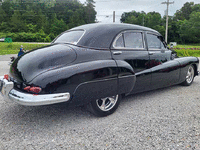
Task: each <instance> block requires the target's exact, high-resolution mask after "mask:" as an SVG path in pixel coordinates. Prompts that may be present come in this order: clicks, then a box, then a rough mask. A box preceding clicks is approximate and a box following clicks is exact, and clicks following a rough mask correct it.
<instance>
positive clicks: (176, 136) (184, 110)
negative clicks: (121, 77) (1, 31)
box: [0, 57, 200, 150]
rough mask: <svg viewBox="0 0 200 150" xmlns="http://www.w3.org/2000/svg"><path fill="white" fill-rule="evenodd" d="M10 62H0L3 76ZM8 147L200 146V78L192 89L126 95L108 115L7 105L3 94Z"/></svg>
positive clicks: (1, 134)
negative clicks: (102, 116)
mask: <svg viewBox="0 0 200 150" xmlns="http://www.w3.org/2000/svg"><path fill="white" fill-rule="evenodd" d="M0 60H1V57H0ZM7 63H8V61H6V60H4V61H0V75H3V74H4V73H6V72H7V71H8V67H9V66H8V65H7ZM199 69H200V68H199ZM4 149H5V150H7V149H8V150H16V149H19V150H21V149H25V150H29V149H30V150H32V149H33V150H34V149H36V150H39V149H48V150H49V149H52V150H57V149H72V150H78V149H80V150H82V149H84V150H85V149H91V150H94V149H100V150H103V149H110V150H113V149H116V150H121V149H130V150H132V149H135V150H144V149H156V150H157V149H162V150H163V149H164V150H165V149H166V150H168V149H169V150H173V149H174V150H175V149H180V150H183V149H198V150H199V149H200V77H196V78H195V80H194V83H193V84H192V86H190V87H184V86H180V85H176V86H172V87H169V88H163V89H159V90H155V91H150V92H145V93H140V94H136V95H131V96H128V97H125V98H124V99H123V101H122V102H121V104H120V106H119V108H118V109H117V111H116V112H115V113H114V114H112V115H110V116H107V117H104V118H98V117H95V116H93V115H92V114H91V113H89V112H88V111H87V110H85V109H84V108H81V107H74V106H70V105H67V104H66V103H62V104H55V105H49V106H39V107H28V106H21V105H18V104H14V103H6V102H4V100H3V98H2V97H1V96H0V150H4Z"/></svg>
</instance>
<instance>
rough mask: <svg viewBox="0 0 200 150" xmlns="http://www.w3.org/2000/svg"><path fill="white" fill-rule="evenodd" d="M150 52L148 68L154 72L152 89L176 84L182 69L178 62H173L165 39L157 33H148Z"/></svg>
mask: <svg viewBox="0 0 200 150" xmlns="http://www.w3.org/2000/svg"><path fill="white" fill-rule="evenodd" d="M146 39H147V46H148V52H149V58H150V61H149V64H148V67H149V68H151V71H152V80H151V89H156V88H161V87H165V86H169V85H172V84H175V83H177V82H178V80H179V75H180V69H179V63H178V62H177V61H176V60H171V55H172V54H171V53H172V52H171V51H170V50H168V49H167V47H166V45H165V42H164V39H163V37H162V36H161V35H159V34H156V33H150V32H147V33H146Z"/></svg>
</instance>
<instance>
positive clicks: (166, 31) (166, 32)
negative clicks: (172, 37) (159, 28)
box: [161, 0, 174, 43]
mask: <svg viewBox="0 0 200 150" xmlns="http://www.w3.org/2000/svg"><path fill="white" fill-rule="evenodd" d="M161 4H167V12H166V30H165V41H166V43H167V34H168V10H169V4H174V2H169V0H167V2H162V3H161Z"/></svg>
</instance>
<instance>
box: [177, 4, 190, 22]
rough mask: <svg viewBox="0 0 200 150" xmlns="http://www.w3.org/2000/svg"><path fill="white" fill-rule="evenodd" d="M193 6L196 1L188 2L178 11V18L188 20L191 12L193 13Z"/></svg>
mask: <svg viewBox="0 0 200 150" xmlns="http://www.w3.org/2000/svg"><path fill="white" fill-rule="evenodd" d="M193 6H194V2H186V3H185V4H184V5H183V7H182V8H181V9H180V10H177V11H176V13H175V18H176V20H184V19H186V20H188V19H189V18H190V14H191V13H192V8H193Z"/></svg>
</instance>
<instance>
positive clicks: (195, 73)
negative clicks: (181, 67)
mask: <svg viewBox="0 0 200 150" xmlns="http://www.w3.org/2000/svg"><path fill="white" fill-rule="evenodd" d="M192 66H193V67H194V75H195V76H196V75H197V65H196V64H192Z"/></svg>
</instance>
